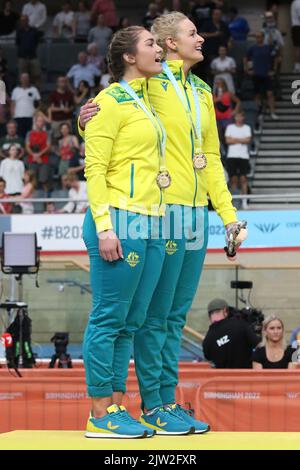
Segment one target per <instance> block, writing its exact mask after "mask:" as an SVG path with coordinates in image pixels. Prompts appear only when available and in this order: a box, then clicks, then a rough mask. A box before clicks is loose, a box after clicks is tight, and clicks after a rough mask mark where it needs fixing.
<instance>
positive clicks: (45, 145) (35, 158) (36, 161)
mask: <svg viewBox="0 0 300 470" xmlns="http://www.w3.org/2000/svg"><path fill="white" fill-rule="evenodd" d="M50 149H51V142H50V137H49V134H48V132H47V131H46V130H45V119H44V118H43V116H41V115H40V114H39V115H38V116H37V117H36V118H35V122H34V126H33V129H32V130H31V131H30V132H28V134H27V137H26V151H27V153H28V166H29V169H30V170H32V171H33V172H34V173H35V175H36V177H37V182H38V185H39V186H41V187H42V189H43V190H44V191H45V193H48V190H49V181H50V177H51V175H50V166H49V151H50Z"/></svg>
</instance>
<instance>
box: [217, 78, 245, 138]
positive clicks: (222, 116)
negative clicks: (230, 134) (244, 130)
mask: <svg viewBox="0 0 300 470" xmlns="http://www.w3.org/2000/svg"><path fill="white" fill-rule="evenodd" d="M213 100H214V104H215V110H216V119H217V126H218V131H219V138H220V142H221V145H224V144H225V139H224V133H225V130H226V127H227V126H228V125H229V124H231V123H232V122H233V117H234V116H235V114H236V113H237V112H238V110H239V109H240V104H241V101H240V99H239V98H238V97H237V96H236V95H235V94H233V93H231V92H230V91H229V90H228V88H227V84H226V82H225V80H223V79H222V78H218V79H217V80H216V83H215V88H214V90H213ZM233 103H235V107H234V108H233V107H232V104H233Z"/></svg>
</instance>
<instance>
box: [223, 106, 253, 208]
mask: <svg viewBox="0 0 300 470" xmlns="http://www.w3.org/2000/svg"><path fill="white" fill-rule="evenodd" d="M234 118H235V124H229V126H227V128H226V131H225V138H226V144H227V145H228V152H227V160H226V169H227V172H228V176H229V179H230V184H229V185H230V191H231V192H232V193H233V194H237V190H238V188H240V189H241V192H242V194H248V180H247V174H248V173H249V172H250V164H249V158H250V155H249V145H250V143H251V138H252V133H251V128H250V126H248V125H247V124H245V115H244V113H243V112H241V111H239V112H238V113H237V114H236V115H235V117H234ZM242 208H243V209H248V205H247V200H246V199H243V200H242Z"/></svg>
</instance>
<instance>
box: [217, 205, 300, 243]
mask: <svg viewBox="0 0 300 470" xmlns="http://www.w3.org/2000/svg"><path fill="white" fill-rule="evenodd" d="M238 219H239V220H246V221H247V222H248V231H249V237H248V240H246V242H245V243H243V248H277V247H278V248H281V247H291V248H292V247H300V210H286V211H240V212H238ZM209 225H210V227H209V243H208V248H210V249H215V248H223V247H224V236H225V229H224V226H223V223H222V221H221V219H220V217H219V216H218V215H217V214H216V212H209Z"/></svg>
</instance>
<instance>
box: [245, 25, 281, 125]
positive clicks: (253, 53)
mask: <svg viewBox="0 0 300 470" xmlns="http://www.w3.org/2000/svg"><path fill="white" fill-rule="evenodd" d="M255 37H256V44H254V45H253V46H251V47H250V49H249V50H248V53H247V59H245V60H244V64H245V71H246V73H248V74H249V75H250V76H252V78H253V85H254V90H255V95H256V96H255V99H256V103H257V105H258V106H259V107H260V108H261V107H262V105H263V101H264V98H265V94H267V100H268V105H269V108H270V114H271V118H272V119H278V116H277V115H276V113H275V108H276V104H275V96H274V81H273V77H274V70H273V58H272V48H271V46H269V45H265V44H264V33H262V32H258V33H256V35H255ZM249 61H251V62H250V64H252V67H253V68H251V67H250V64H249Z"/></svg>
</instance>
